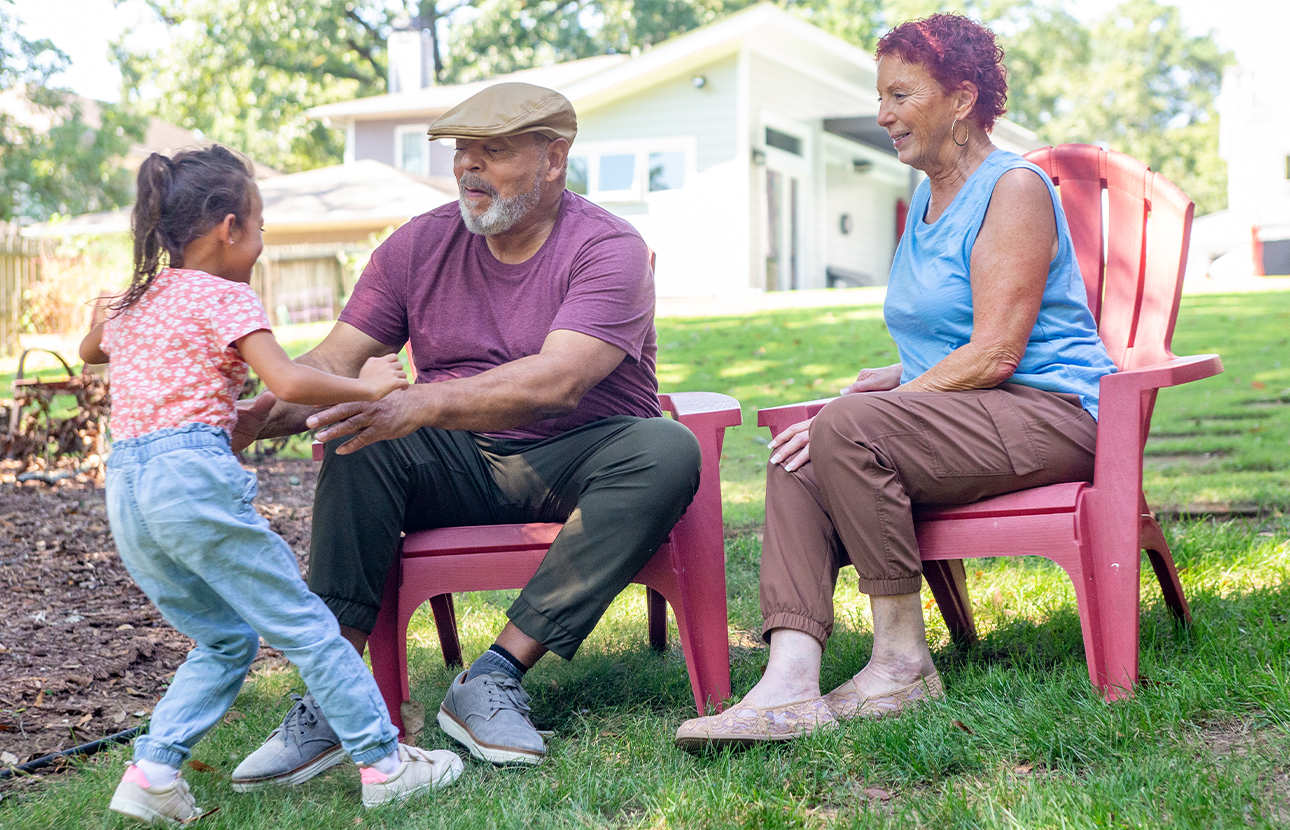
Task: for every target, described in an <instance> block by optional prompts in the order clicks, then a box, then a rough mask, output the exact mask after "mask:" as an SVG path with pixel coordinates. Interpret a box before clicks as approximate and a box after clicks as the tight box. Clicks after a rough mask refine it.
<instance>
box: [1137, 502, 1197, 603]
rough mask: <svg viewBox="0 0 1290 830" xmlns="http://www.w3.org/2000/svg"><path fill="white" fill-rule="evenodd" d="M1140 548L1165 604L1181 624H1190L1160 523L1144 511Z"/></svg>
mask: <svg viewBox="0 0 1290 830" xmlns="http://www.w3.org/2000/svg"><path fill="white" fill-rule="evenodd" d="M1141 536H1142V548H1143V550H1145V551H1146V552H1147V558H1148V559H1150V560H1151V568H1152V570H1154V571H1155V572H1156V579H1158V580H1160V592H1161V593H1162V594H1164V597H1165V605H1168V606H1169V610H1170V611H1172V612H1173V615H1174V617H1175V618H1176V619H1177V620H1178V621H1179V622H1180V623H1182V624H1183V625H1191V608H1190V607H1188V605H1187V597H1186V595H1184V594H1183V588H1182V582H1181V581H1179V579H1178V569H1177V568H1176V567H1174V557H1173V554H1171V553H1170V552H1169V545H1168V543H1167V542H1165V535H1164V532H1163V531H1161V529H1160V524H1159V523H1158V522H1157V521H1156V520H1155V519H1154V518H1152V517H1151V516H1149V515H1146V514H1145V513H1144V514H1143V516H1142V533H1141Z"/></svg>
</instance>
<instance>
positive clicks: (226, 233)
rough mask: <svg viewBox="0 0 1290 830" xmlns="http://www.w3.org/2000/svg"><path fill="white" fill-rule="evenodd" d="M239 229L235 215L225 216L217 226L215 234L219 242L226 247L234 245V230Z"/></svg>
mask: <svg viewBox="0 0 1290 830" xmlns="http://www.w3.org/2000/svg"><path fill="white" fill-rule="evenodd" d="M236 227H237V217H236V216H235V215H233V214H231V213H230V214H229V215H228V216H225V217H224V218H223V220H221V221H220V223H219V224H218V225H216V226H215V233H216V235H217V236H218V237H219V241H220V242H221V243H223V244H224V245H232V244H233V230H234V229H235V228H236Z"/></svg>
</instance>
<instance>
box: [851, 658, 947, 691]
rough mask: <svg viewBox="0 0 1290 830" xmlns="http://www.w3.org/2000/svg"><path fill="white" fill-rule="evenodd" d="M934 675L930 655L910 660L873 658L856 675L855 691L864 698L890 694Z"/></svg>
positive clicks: (934, 671) (934, 666)
mask: <svg viewBox="0 0 1290 830" xmlns="http://www.w3.org/2000/svg"><path fill="white" fill-rule="evenodd" d="M935 673H936V665H935V664H934V663H933V662H932V656H931V654H927V655H926V656H922V655H920V656H918V657H915V658H912V659H900V658H884V659H879V658H877V657H875V658H872V659H870V661H869V664H868V665H867V666H865V667H864V668H863V669H861V670H860V671H859V673H857V674H856V676H855V684H856V690H857V691H859V692H860V694H861V695H862V696H864V697H877V696H880V695H886V694H891V693H892V692H894V691H897V690H898V689H903V688H905V687H906V686H908V685H909V684H911V683H917V682H918V681H919V680H921V679H922V678H924V677H930V676H931V675H933V674H935Z"/></svg>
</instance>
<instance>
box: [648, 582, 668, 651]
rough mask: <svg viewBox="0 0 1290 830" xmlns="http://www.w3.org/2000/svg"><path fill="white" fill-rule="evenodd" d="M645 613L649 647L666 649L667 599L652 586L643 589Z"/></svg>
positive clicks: (658, 649) (660, 649) (657, 649)
mask: <svg viewBox="0 0 1290 830" xmlns="http://www.w3.org/2000/svg"><path fill="white" fill-rule="evenodd" d="M645 614H646V619H647V620H648V621H649V647H650V648H652V649H654V650H655V651H667V600H666V599H664V598H663V595H662V594H660V593H659V592H658V591H655V590H654V589H653V588H648V587H647V588H646V589H645Z"/></svg>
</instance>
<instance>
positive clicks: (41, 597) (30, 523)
mask: <svg viewBox="0 0 1290 830" xmlns="http://www.w3.org/2000/svg"><path fill="white" fill-rule="evenodd" d="M248 467H249V468H251V469H254V470H256V472H257V473H258V475H259V479H260V495H259V498H257V499H256V505H257V507H258V509H259V510H260V513H261V514H262V515H264V516H265V518H267V519H268V520H269V523H270V524H271V525H272V527H273V529H274V530H275V531H276V532H277V533H279V534H280V535H281V536H282V537H283V538H284V539H286V541H287V543H288V544H289V545H291V547H292V549H293V550H294V551H295V552H296V556H297V557H298V558H302V557H303V555H304V554H305V553H306V551H307V549H308V546H309V523H310V518H311V516H312V513H313V492H314V476H315V472H316V470H315V465H314V463H313V462H310V461H302V460H266V461H260V462H248ZM14 472H15V470H14V469H9V468H6V467H3V466H0V620H3V623H2V624H0V768H7V767H10V766H13V765H17V764H21V763H25V762H27V761H30V760H32V759H35V758H39V757H42V756H44V755H48V754H50V753H53V752H58V751H59V750H63V749H69V748H71V747H75V746H80V745H82V744H85V743H88V742H90V741H94V740H97V739H99V738H102V737H105V736H108V735H113V734H115V733H118V732H121V731H123V730H126V729H130V728H132V727H134V726H138V725H139V724H141V723H143V722H144V720H145V719H146V718H147V715H148V714H149V712H151V711H152V707H153V706H154V705H155V704H156V703H157V701H158V700H159V699H160V698H161V695H162V693H163V692H164V690H165V684H166V682H167V681H168V679H169V678H170V676H171V675H172V674H173V673H174V671H175V669H176V668H177V667H178V666H179V664H180V663H181V662H183V659H184V655H185V654H187V652H188V649H189V648H190V646H191V641H190V640H188V639H187V638H186V637H184V636H183V635H181V634H179V633H178V632H176V631H174V630H173V629H171V628H170V627H169V625H167V624H166V623H165V622H164V621H163V620H162V619H161V616H160V614H158V613H157V611H156V609H155V608H153V607H152V604H151V603H149V602H148V600H147V598H146V597H144V595H143V593H142V592H141V591H140V590H139V589H138V588H137V587H136V586H135V584H134V581H133V580H131V579H130V575H129V574H128V573H126V570H125V567H124V566H123V565H122V564H121V560H120V558H119V557H118V556H117V553H116V548H115V546H114V545H113V543H112V536H111V533H110V532H109V530H108V522H107V516H106V508H105V505H104V500H103V489H102V486H101V483H98V482H96V481H95V480H94V478H93V477H92V476H87V475H82V476H77V477H76V478H68V479H64V480H62V481H59V482H57V483H56V484H54V485H49V484H44V483H41V482H37V481H28V482H22V483H19V482H16V481H15V476H14ZM302 561H303V559H302ZM266 659H267V660H280V659H282V658H281V655H279V654H278V653H277V652H274V651H272V650H271V649H268V648H264V647H262V648H261V651H260V655H259V657H258V658H257V660H266ZM56 770H57V767H56V766H55V767H46V768H44V769H43V770H42V771H41V774H49V773H51V772H54V771H56ZM28 783H29V784H30V783H34V782H31V781H28ZM15 784H17V785H19V786H21V784H19V783H18V778H13V779H9V780H8V781H3V782H0V786H3V787H6V788H7V787H9V786H14V785H15Z"/></svg>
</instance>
